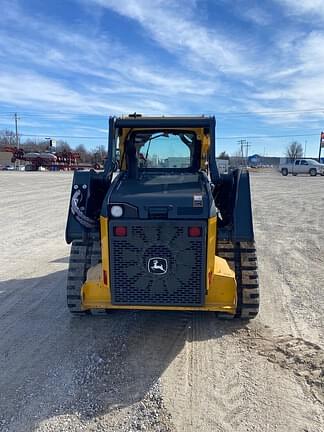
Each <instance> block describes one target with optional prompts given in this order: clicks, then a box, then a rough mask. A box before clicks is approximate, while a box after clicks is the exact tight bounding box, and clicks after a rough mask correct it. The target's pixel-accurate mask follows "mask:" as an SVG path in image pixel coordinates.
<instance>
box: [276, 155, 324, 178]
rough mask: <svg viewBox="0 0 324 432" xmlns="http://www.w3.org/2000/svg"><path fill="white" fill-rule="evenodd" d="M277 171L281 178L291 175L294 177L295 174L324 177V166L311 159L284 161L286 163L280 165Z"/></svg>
mask: <svg viewBox="0 0 324 432" xmlns="http://www.w3.org/2000/svg"><path fill="white" fill-rule="evenodd" d="M279 171H280V172H281V174H282V175H283V176H287V175H288V174H292V175H294V176H296V175H297V174H309V175H311V176H316V175H317V174H320V175H322V176H324V164H320V163H319V162H316V161H315V160H313V159H296V160H294V161H289V160H288V162H287V161H286V163H281V161H280V165H279Z"/></svg>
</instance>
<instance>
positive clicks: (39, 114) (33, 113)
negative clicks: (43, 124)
mask: <svg viewBox="0 0 324 432" xmlns="http://www.w3.org/2000/svg"><path fill="white" fill-rule="evenodd" d="M298 113H320V114H324V108H323V109H318V108H309V109H300V110H298V109H295V110H267V111H219V112H217V111H206V114H215V115H216V116H219V115H221V116H237V115H258V114H267V115H277V114H298ZM13 114H14V111H0V115H13ZM20 114H21V115H24V116H26V117H49V118H51V117H56V116H62V115H63V116H65V115H66V116H75V117H94V118H104V119H107V118H108V117H109V114H107V113H105V114H99V113H77V112H71V111H58V112H56V113H55V112H48V113H43V112H37V111H21V112H20Z"/></svg>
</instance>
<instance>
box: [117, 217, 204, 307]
mask: <svg viewBox="0 0 324 432" xmlns="http://www.w3.org/2000/svg"><path fill="white" fill-rule="evenodd" d="M197 222H198V221H195V222H194V223H193V222H190V221H181V222H180V223H179V221H170V220H168V221H167V222H166V221H157V220H154V221H151V220H150V221H136V224H134V221H132V222H126V223H125V221H123V222H122V224H123V225H124V226H127V233H128V236H127V237H115V236H114V235H113V227H114V226H117V225H120V224H121V223H120V222H115V221H112V222H110V236H109V237H110V268H111V271H110V274H111V281H110V282H111V294H112V303H113V304H123V305H127V304H129V305H160V306H163V305H164V306H172V305H174V306H200V305H202V304H203V302H204V296H205V285H206V281H205V254H206V252H205V250H206V224H205V223H204V222H200V221H199V222H198V223H197ZM192 225H194V226H199V227H201V230H202V237H199V238H190V237H188V234H187V233H188V227H189V226H192ZM155 257H157V258H159V263H160V261H161V260H163V262H165V263H166V265H167V272H166V273H165V274H153V273H150V272H149V262H152V261H150V260H153V258H155ZM163 265H164V264H163Z"/></svg>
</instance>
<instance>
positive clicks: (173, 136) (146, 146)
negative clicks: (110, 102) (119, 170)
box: [131, 131, 197, 171]
mask: <svg viewBox="0 0 324 432" xmlns="http://www.w3.org/2000/svg"><path fill="white" fill-rule="evenodd" d="M131 142H132V144H133V146H134V148H135V152H134V153H135V154H136V160H137V167H138V168H139V169H141V170H159V171H160V170H164V169H166V170H173V169H176V170H185V171H186V170H192V168H193V165H194V160H195V153H196V151H197V141H196V135H195V134H194V133H192V132H185V131H179V132H174V131H173V132H168V131H152V132H150V131H148V132H146V131H145V132H136V133H135V134H133V135H132V139H131Z"/></svg>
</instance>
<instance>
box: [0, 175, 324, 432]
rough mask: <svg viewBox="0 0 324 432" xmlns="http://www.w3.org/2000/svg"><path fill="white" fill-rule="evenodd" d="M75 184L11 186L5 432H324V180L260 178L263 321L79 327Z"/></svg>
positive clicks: (3, 291)
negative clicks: (69, 303) (69, 291)
mask: <svg viewBox="0 0 324 432" xmlns="http://www.w3.org/2000/svg"><path fill="white" fill-rule="evenodd" d="M71 178H72V175H71V174H70V173H23V172H1V173H0V185H1V186H0V203H1V212H0V226H1V236H0V250H1V265H0V281H1V282H0V365H1V369H0V430H1V431H2V432H7V431H10V432H20V431H114V432H115V431H116V432H119V431H152V432H153V431H154V432H157V431H161V432H162V431H163V432H167V431H169V432H171V431H177V432H178V431H206V432H207V431H208V432H214V431H215V432H218V431H224V432H230V431H239V432H241V431H242V432H243V431H244V432H246V431H257V432H259V431H260V432H266V431H271V432H272V431H277V432H289V431H292V432H319V431H324V419H323V412H324V410H323V407H324V387H323V385H324V384H323V362H324V339H323V336H324V319H323V310H324V301H323V299H324V295H323V289H324V283H323V271H324V251H323V247H324V229H323V220H324V219H323V217H324V179H323V178H320V177H316V178H312V177H297V178H295V177H287V178H285V177H281V176H280V175H279V174H276V173H265V174H258V173H255V174H253V175H252V192H253V206H254V217H255V233H256V241H257V246H258V257H259V268H260V282H261V290H262V291H261V294H262V306H261V312H260V314H259V316H258V318H257V319H256V320H254V321H251V322H250V323H249V324H243V323H241V322H237V321H234V322H232V321H219V320H217V319H216V318H215V317H214V315H213V314H203V313H175V312H170V313H165V312H164V313H163V312H137V311H115V312H113V313H111V314H109V315H107V316H106V317H100V316H98V317H89V318H71V317H70V315H69V312H68V311H67V308H66V301H65V281H66V272H67V262H68V254H69V247H68V246H67V245H66V244H65V242H64V229H65V219H66V214H67V204H68V197H69V192H70V183H71Z"/></svg>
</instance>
